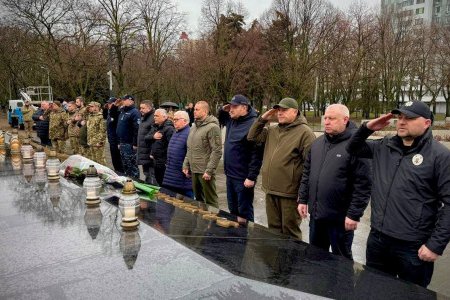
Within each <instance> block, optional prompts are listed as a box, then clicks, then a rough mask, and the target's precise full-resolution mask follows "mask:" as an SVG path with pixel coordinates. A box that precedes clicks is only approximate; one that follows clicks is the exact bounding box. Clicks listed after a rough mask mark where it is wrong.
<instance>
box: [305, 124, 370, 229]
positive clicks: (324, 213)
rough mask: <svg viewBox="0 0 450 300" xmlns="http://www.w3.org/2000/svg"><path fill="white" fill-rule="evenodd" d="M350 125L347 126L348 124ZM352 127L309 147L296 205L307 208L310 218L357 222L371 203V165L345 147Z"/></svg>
mask: <svg viewBox="0 0 450 300" xmlns="http://www.w3.org/2000/svg"><path fill="white" fill-rule="evenodd" d="M349 124H350V123H349ZM354 131H355V127H354V126H349V127H347V128H346V130H345V131H344V132H342V133H341V134H339V135H336V136H329V135H327V134H324V135H322V136H320V137H319V138H317V139H316V140H315V141H314V142H313V143H312V145H311V150H310V151H309V153H308V157H307V158H306V161H305V164H304V165H303V175H302V180H301V183H300V188H299V198H298V202H299V203H301V204H308V211H309V213H310V215H311V217H312V218H314V219H316V220H319V219H327V220H333V221H344V219H345V217H349V218H350V219H352V220H354V221H359V219H360V218H361V216H362V215H363V213H364V210H365V209H366V207H367V204H368V203H369V199H370V189H371V185H372V180H371V170H370V162H369V160H368V159H361V158H358V157H356V156H352V155H350V154H349V153H348V152H347V151H346V150H345V147H346V146H347V144H348V141H349V139H350V137H351V136H352V133H353V132H354Z"/></svg>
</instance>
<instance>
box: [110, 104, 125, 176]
mask: <svg viewBox="0 0 450 300" xmlns="http://www.w3.org/2000/svg"><path fill="white" fill-rule="evenodd" d="M121 102H122V100H121V99H116V98H115V97H110V98H109V99H108V101H107V102H106V108H107V109H108V115H107V117H106V128H107V132H108V143H109V151H110V152H111V161H112V164H113V167H114V170H115V171H117V172H120V173H123V166H122V159H121V158H120V150H119V138H118V137H117V133H116V130H117V123H118V120H119V114H120V111H119V108H120V106H121Z"/></svg>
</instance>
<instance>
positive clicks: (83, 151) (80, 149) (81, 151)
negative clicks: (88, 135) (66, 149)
mask: <svg viewBox="0 0 450 300" xmlns="http://www.w3.org/2000/svg"><path fill="white" fill-rule="evenodd" d="M77 154H79V155H81V156H84V157H89V156H90V150H89V146H81V145H80V147H78V153H77Z"/></svg>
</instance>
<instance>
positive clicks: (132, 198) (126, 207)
mask: <svg viewBox="0 0 450 300" xmlns="http://www.w3.org/2000/svg"><path fill="white" fill-rule="evenodd" d="M119 209H120V213H121V214H122V223H120V225H121V226H122V228H123V230H135V229H136V228H137V227H138V226H139V221H138V219H137V214H138V213H139V195H138V194H137V193H136V188H135V187H134V184H133V181H131V179H128V180H127V181H126V182H125V184H124V185H123V189H122V194H121V195H120V199H119Z"/></svg>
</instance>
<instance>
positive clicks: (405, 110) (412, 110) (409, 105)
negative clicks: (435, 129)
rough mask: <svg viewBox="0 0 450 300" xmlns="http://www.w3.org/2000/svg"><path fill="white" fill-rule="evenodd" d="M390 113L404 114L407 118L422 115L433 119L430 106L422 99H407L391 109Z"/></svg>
mask: <svg viewBox="0 0 450 300" xmlns="http://www.w3.org/2000/svg"><path fill="white" fill-rule="evenodd" d="M391 113H393V114H395V115H399V114H404V115H405V116H407V117H408V118H418V117H424V118H425V119H430V120H433V114H432V113H431V110H430V108H429V107H428V105H426V104H425V103H423V102H422V101H408V102H406V103H405V104H404V105H403V106H402V107H400V108H396V109H393V110H392V111H391Z"/></svg>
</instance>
